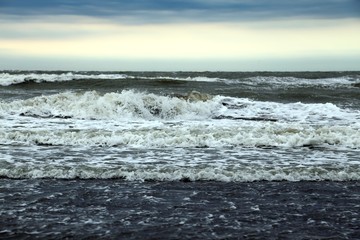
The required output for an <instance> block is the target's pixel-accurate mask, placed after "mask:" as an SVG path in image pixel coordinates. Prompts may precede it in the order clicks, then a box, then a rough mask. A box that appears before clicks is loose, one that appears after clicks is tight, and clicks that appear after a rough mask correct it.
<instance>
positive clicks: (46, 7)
mask: <svg viewBox="0 0 360 240" xmlns="http://www.w3.org/2000/svg"><path fill="white" fill-rule="evenodd" d="M1 14H4V16H8V15H16V16H17V17H18V18H23V19H27V18H29V17H36V16H42V15H80V16H91V17H98V18H109V19H113V20H117V21H121V22H123V23H128V24H146V23H167V22H187V21H188V22H208V21H228V22H229V21H230V22H238V21H254V20H264V19H265V20H266V19H281V18H290V17H301V18H330V19H337V18H360V1H358V0H317V1H313V0H297V1H288V0H274V1H267V0H183V1H180V0H132V1H126V0H103V1H99V0H52V1H49V0H31V1H29V0H0V15H1ZM3 20H4V19H3Z"/></svg>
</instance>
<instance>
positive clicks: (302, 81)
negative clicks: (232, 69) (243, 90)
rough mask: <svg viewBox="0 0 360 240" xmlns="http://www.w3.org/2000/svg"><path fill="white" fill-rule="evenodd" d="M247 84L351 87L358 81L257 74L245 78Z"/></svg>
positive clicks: (273, 86)
mask: <svg viewBox="0 0 360 240" xmlns="http://www.w3.org/2000/svg"><path fill="white" fill-rule="evenodd" d="M246 80H247V81H246V84H247V85H253V86H257V87H259V85H261V84H265V85H267V86H269V87H271V88H284V87H287V88H292V87H309V86H317V87H352V84H354V83H358V82H359V79H355V78H353V77H347V76H344V77H337V78H320V79H307V78H296V77H274V76H271V77H265V76H257V77H251V78H247V79H246Z"/></svg>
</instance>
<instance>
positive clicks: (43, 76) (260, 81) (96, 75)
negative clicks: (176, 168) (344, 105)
mask: <svg viewBox="0 0 360 240" xmlns="http://www.w3.org/2000/svg"><path fill="white" fill-rule="evenodd" d="M238 74H239V73H238ZM244 74H245V73H244ZM259 74H260V73H259ZM179 75H180V76H179ZM213 75H214V73H212V74H211V76H206V73H196V74H195V73H188V76H186V74H185V73H182V74H180V73H178V74H175V73H174V74H169V73H157V74H154V73H126V74H125V73H106V72H104V73H102V72H61V73H59V72H58V73H52V72H48V73H47V72H40V73H37V72H16V73H14V72H3V73H0V86H11V85H17V84H22V83H29V82H34V83H46V82H50V83H54V82H69V81H74V80H104V81H106V80H124V79H129V80H131V79H143V80H151V81H171V82H176V81H187V82H221V83H225V84H230V85H231V84H241V85H244V86H245V87H246V86H248V87H249V86H257V87H261V86H262V85H266V86H268V87H272V88H274V87H275V88H276V87H277V88H283V87H286V88H292V87H309V86H317V87H346V86H347V87H356V86H358V85H359V84H360V82H359V77H358V76H346V75H345V76H338V77H324V78H317V79H311V78H301V77H291V76H286V77H284V76H262V75H261V74H260V75H259V76H253V77H246V76H237V75H236V74H234V75H231V74H228V75H226V77H222V75H221V74H220V73H219V74H218V75H219V76H213Z"/></svg>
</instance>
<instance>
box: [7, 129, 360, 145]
mask: <svg viewBox="0 0 360 240" xmlns="http://www.w3.org/2000/svg"><path fill="white" fill-rule="evenodd" d="M40 124H41V123H40ZM99 124H103V128H101V129H99V128H98V127H96V126H97V125H99ZM118 124H119V125H117V126H116V125H114V123H105V124H104V123H101V122H94V123H91V125H90V126H91V128H90V129H83V128H80V127H79V128H74V127H73V128H70V129H69V128H66V129H46V128H45V129H44V128H40V129H34V130H33V129H27V130H25V129H11V130H7V131H1V132H0V144H1V145H19V144H20V145H24V144H25V145H45V146H54V145H55V146H58V145H63V146H117V147H133V148H139V149H144V148H145V149H146V148H168V147H185V148H192V147H200V148H229V147H260V148H263V147H282V148H294V147H309V148H328V149H353V150H354V149H360V131H359V128H353V127H349V126H341V127H340V126H327V127H311V126H308V125H305V126H302V125H298V124H292V125H290V124H278V123H270V122H269V123H266V124H259V123H252V124H245V123H243V124H236V125H225V124H224V122H221V123H220V124H215V123H206V124H201V123H198V122H195V123H191V124H190V123H189V124H184V123H181V124H180V123H179V124H174V123H173V124H163V123H156V122H155V123H147V124H139V123H134V124H123V123H121V122H119V123H118ZM70 126H71V125H70ZM33 127H34V128H35V127H39V126H33ZM48 128H51V126H49V127H48ZM104 128H105V129H104Z"/></svg>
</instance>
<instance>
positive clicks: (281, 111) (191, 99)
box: [0, 90, 360, 125]
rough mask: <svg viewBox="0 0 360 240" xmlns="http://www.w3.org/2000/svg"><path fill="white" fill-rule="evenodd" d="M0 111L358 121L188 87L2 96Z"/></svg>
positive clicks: (359, 116)
mask: <svg viewBox="0 0 360 240" xmlns="http://www.w3.org/2000/svg"><path fill="white" fill-rule="evenodd" d="M0 110H1V114H12V115H14V114H17V115H22V116H33V117H58V118H76V119H103V120H106V119H109V120H115V119H116V120H118V121H121V120H159V119H162V120H200V119H201V120H204V119H207V120H209V119H213V118H232V119H240V118H243V119H252V118H253V120H256V119H258V120H261V119H263V120H274V121H275V120H277V121H282V122H299V123H306V124H316V125H321V124H335V125H339V124H346V125H348V124H356V123H357V122H359V120H360V112H359V111H356V110H349V109H342V108H340V107H338V106H336V105H334V104H332V103H325V104H304V103H287V104H285V103H276V102H262V101H253V100H250V99H247V98H230V97H223V96H210V95H207V94H202V93H197V92H192V93H190V94H188V95H185V96H181V97H171V96H161V95H155V94H150V93H144V92H136V91H132V90H126V91H125V90H124V91H122V92H119V93H106V94H103V95H102V94H99V93H97V92H95V91H91V92H64V93H59V94H54V95H47V96H39V97H34V98H30V99H26V100H16V101H12V102H1V101H0Z"/></svg>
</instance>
